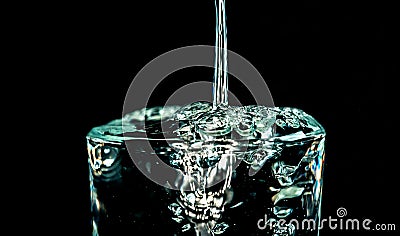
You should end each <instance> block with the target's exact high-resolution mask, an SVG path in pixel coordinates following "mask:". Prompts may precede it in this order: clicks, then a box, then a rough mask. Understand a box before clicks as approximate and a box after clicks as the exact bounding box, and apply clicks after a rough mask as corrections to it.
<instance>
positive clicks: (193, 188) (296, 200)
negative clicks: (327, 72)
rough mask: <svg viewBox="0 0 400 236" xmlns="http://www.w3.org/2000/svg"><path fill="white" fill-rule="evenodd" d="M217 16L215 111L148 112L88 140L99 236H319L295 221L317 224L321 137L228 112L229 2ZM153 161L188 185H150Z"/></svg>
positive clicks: (236, 109) (304, 125) (237, 110)
mask: <svg viewBox="0 0 400 236" xmlns="http://www.w3.org/2000/svg"><path fill="white" fill-rule="evenodd" d="M216 12H217V24H216V25H217V27H216V51H215V73H214V83H213V103H209V102H195V103H192V104H189V105H186V106H183V107H179V106H168V107H153V108H144V109H141V110H137V111H134V112H132V113H129V114H127V115H125V116H124V117H123V118H122V119H117V120H114V121H112V122H110V123H108V124H106V125H104V126H99V127H95V128H93V129H92V130H91V131H90V132H89V134H88V135H87V146H88V153H89V164H90V187H91V203H92V206H91V207H92V214H93V218H92V226H93V235H100V236H104V235H129V234H131V235H145V234H159V235H202V236H204V235H219V234H225V235H277V236H281V235H282V236H283V235H317V234H318V231H317V230H303V229H298V228H296V227H295V225H294V224H292V223H290V222H289V220H290V219H296V220H298V221H300V222H301V220H303V219H312V220H314V221H315V222H317V224H318V222H319V217H320V204H321V190H322V171H323V162H324V143H325V131H324V129H323V128H322V126H321V125H320V124H319V123H318V122H317V121H316V120H315V119H314V118H313V117H311V116H310V115H308V114H306V113H305V112H303V111H302V110H300V109H296V108H287V107H264V106H256V105H253V106H243V107H240V106H229V104H228V76H227V48H226V46H227V37H226V22H225V19H226V17H225V1H224V0H216ZM127 142H129V143H130V145H131V147H133V150H130V152H129V153H128V150H127V146H126V144H127ZM156 157H157V158H159V159H160V161H162V162H163V163H166V164H167V165H168V166H170V167H171V168H175V169H177V170H179V171H180V173H182V174H183V175H184V178H183V179H179V184H178V185H177V186H178V187H179V188H178V189H175V190H174V189H173V188H167V187H163V186H160V185H157V184H155V183H153V182H152V181H151V180H149V179H148V178H146V176H145V175H144V173H152V172H154V171H155V170H156V166H157V165H158V164H159V163H157V162H154V161H152V160H154V159H155V158H156ZM132 158H134V159H135V160H137V162H135V163H134V162H133V161H132ZM170 182H171V185H173V183H174V182H178V179H177V180H176V181H174V180H172V181H170ZM260 219H261V220H264V221H265V222H263V224H264V225H268V226H269V227H265V228H266V229H264V228H263V227H260V226H259V222H260ZM280 219H286V220H287V221H286V223H280V222H279V220H280Z"/></svg>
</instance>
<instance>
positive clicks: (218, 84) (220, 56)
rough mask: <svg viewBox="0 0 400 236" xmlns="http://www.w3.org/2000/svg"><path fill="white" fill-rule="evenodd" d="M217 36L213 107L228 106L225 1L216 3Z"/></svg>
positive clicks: (219, 0)
mask: <svg viewBox="0 0 400 236" xmlns="http://www.w3.org/2000/svg"><path fill="white" fill-rule="evenodd" d="M215 9H216V18H217V19H216V29H215V32H216V36H215V70H214V81H213V105H214V108H216V107H217V106H218V105H228V73H227V71H228V54H227V32H226V14H225V0H216V1H215Z"/></svg>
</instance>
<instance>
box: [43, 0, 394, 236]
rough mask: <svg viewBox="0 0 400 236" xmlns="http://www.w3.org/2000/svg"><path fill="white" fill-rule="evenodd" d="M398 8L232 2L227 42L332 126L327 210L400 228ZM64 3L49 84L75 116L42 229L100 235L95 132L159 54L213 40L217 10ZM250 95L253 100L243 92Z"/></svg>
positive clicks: (163, 93) (288, 98)
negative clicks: (93, 202)
mask: <svg viewBox="0 0 400 236" xmlns="http://www.w3.org/2000/svg"><path fill="white" fill-rule="evenodd" d="M387 8H388V7H386V8H385V6H377V5H376V3H373V4H372V3H365V2H348V1H333V2H330V3H322V2H319V1H313V0H308V1H255V0H249V1H229V0H228V1H227V24H228V48H229V49H230V50H232V51H234V52H236V53H238V54H240V55H242V56H243V57H245V58H246V59H247V60H249V61H250V62H251V63H252V64H253V65H254V66H255V67H256V68H257V69H258V70H259V72H260V73H261V74H262V76H263V77H264V79H265V81H266V82H267V84H268V86H269V89H270V91H271V93H272V96H273V98H274V101H275V105H276V106H291V107H297V108H300V109H303V110H304V111H306V112H307V113H309V114H311V115H312V116H314V117H315V118H316V119H317V120H318V121H319V122H320V123H321V124H322V125H323V126H324V127H325V128H326V132H327V144H326V145H327V147H326V169H325V179H324V192H323V208H322V209H323V210H322V215H323V217H328V216H333V217H335V216H336V209H337V208H339V207H345V208H346V209H347V211H348V217H349V218H360V219H362V218H370V219H372V220H374V222H375V223H396V224H397V227H400V224H399V222H398V217H392V216H391V215H392V214H391V212H392V211H394V210H395V206H397V205H398V204H397V203H396V201H397V198H398V197H396V196H397V194H396V193H395V192H394V191H396V190H395V188H396V187H397V183H396V182H395V178H396V177H395V174H396V173H395V169H396V166H395V164H394V161H393V159H394V158H397V156H396V152H395V151H394V149H393V148H395V147H392V146H390V145H389V144H388V140H389V137H388V133H389V131H391V127H392V123H393V122H395V121H394V120H395V119H396V118H394V117H395V116H394V115H393V114H391V112H389V111H388V110H387V107H388V106H387V102H388V101H387V97H386V93H387V85H386V83H387V81H388V80H389V79H390V74H391V73H392V72H394V71H395V64H394V62H392V61H390V60H389V59H388V55H389V54H390V51H389V49H388V48H390V45H389V43H388V42H389V41H390V38H391V36H390V35H391V34H392V31H393V30H394V29H392V28H389V27H388V22H389V21H391V20H390V18H389V17H390V14H388V13H386V9H387ZM60 9H63V7H61V8H60ZM65 9H68V11H67V12H66V13H65V12H64V10H65ZM65 9H64V10H60V11H54V12H53V13H52V15H54V16H57V15H58V14H59V12H60V13H61V11H62V16H61V18H62V20H61V21H60V22H57V23H56V25H55V26H50V27H49V28H51V29H54V32H55V33H54V34H52V35H51V36H49V38H46V39H45V42H52V45H53V44H54V46H53V47H54V52H52V53H50V54H49V55H50V56H49V59H50V61H51V60H53V58H52V56H51V55H53V54H54V55H56V54H58V57H57V59H55V58H54V60H55V62H54V61H53V63H52V64H55V65H56V67H57V68H56V70H57V71H58V72H57V73H55V74H53V76H54V78H58V79H57V80H53V81H52V82H50V85H49V86H50V87H51V88H52V89H51V90H50V91H48V92H49V93H50V94H51V96H54V98H55V99H54V101H53V102H55V103H56V104H57V106H52V107H53V108H52V110H51V112H52V115H51V117H53V118H54V119H59V118H65V119H66V121H67V122H65V123H64V125H63V126H62V129H61V131H60V132H56V133H54V132H55V131H56V130H57V129H56V127H54V130H53V131H51V132H52V133H53V134H54V136H53V137H54V139H53V140H51V141H52V142H55V143H57V151H55V153H54V152H53V154H56V155H53V157H52V158H53V159H51V160H52V161H51V162H53V160H54V159H55V160H56V161H57V163H58V161H60V163H59V164H57V168H54V173H53V174H52V177H51V178H49V179H51V180H48V179H47V180H48V182H49V183H50V184H53V183H56V182H57V183H58V184H57V185H52V187H49V189H50V191H51V192H52V193H53V194H50V195H49V196H50V197H49V201H48V202H47V205H49V206H50V208H52V210H54V212H52V213H49V214H48V217H47V218H48V219H47V221H46V222H42V223H41V224H39V225H38V227H39V228H41V229H42V230H45V228H47V227H49V226H48V225H49V223H48V222H54V225H56V226H57V228H58V230H60V229H62V230H61V231H63V232H68V233H69V234H70V235H89V234H90V232H89V220H90V219H89V213H90V212H89V181H88V167H87V153H86V142H85V135H86V134H87V132H89V130H90V129H91V128H92V127H94V126H98V125H102V124H104V123H106V122H108V121H110V120H112V119H116V118H118V117H120V116H121V113H122V106H123V101H124V97H125V94H126V92H127V89H128V87H129V85H130V83H131V82H132V79H133V78H134V76H135V74H136V73H137V72H139V70H140V69H141V68H142V67H143V66H145V65H146V64H147V63H148V62H150V61H151V60H152V59H154V58H155V57H157V56H159V55H161V54H162V53H165V52H167V51H169V50H172V49H176V48H179V47H183V46H189V45H214V40H215V31H214V30H215V10H214V3H213V1H157V2H154V1H142V2H140V3H134V4H131V5H130V6H120V7H119V8H118V10H114V9H115V8H114V6H113V7H110V6H108V5H101V6H100V5H98V4H97V5H96V4H94V5H92V6H85V7H83V6H79V5H76V6H65ZM121 9H123V11H121ZM51 20H52V18H51V17H50V18H45V19H43V22H46V23H48V22H51ZM53 39H55V40H53ZM54 42H56V43H54ZM388 45H389V47H388ZM58 58H60V59H58ZM170 77H171V78H169V79H170V80H171V81H174V78H175V81H178V82H179V81H180V83H183V82H182V81H184V82H186V81H187V83H189V82H192V81H197V80H210V81H211V80H212V71H211V70H207V69H204V68H203V69H201V68H200V69H199V68H192V69H185V70H182V71H179V72H177V73H175V74H173V75H171V76H170ZM178 82H174V83H172V82H171V83H169V84H168V86H167V87H163V88H162V89H160V88H159V89H158V90H157V91H156V92H157V96H156V98H155V99H153V100H152V103H154V104H161V105H162V104H163V102H165V100H163V99H165V98H167V97H168V96H169V94H170V93H172V92H173V91H174V90H176V89H178V88H179V87H180V84H179V83H178ZM230 89H231V90H232V91H234V92H235V94H237V96H238V97H240V96H242V95H241V92H240V87H235V85H234V84H233V83H232V85H231V87H230ZM210 93H211V91H210ZM157 99H158V100H157ZM242 101H244V103H251V101H252V100H251V98H249V97H248V96H247V95H246V94H243V97H242ZM384 114H387V115H384ZM60 136H63V137H66V140H63V139H62V138H60V139H59V138H58V137H60ZM61 140H62V141H61ZM144 204H145V203H144ZM147 204H151V203H147ZM396 208H397V207H396ZM39 211H40V207H39ZM255 227H256V225H255ZM368 233H370V234H373V233H376V232H365V231H362V232H354V231H352V232H344V231H339V230H336V231H323V233H322V235H341V234H349V235H353V234H360V235H364V234H368ZM54 234H57V233H56V232H54ZM386 234H390V233H389V232H381V233H379V234H378V235H386Z"/></svg>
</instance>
